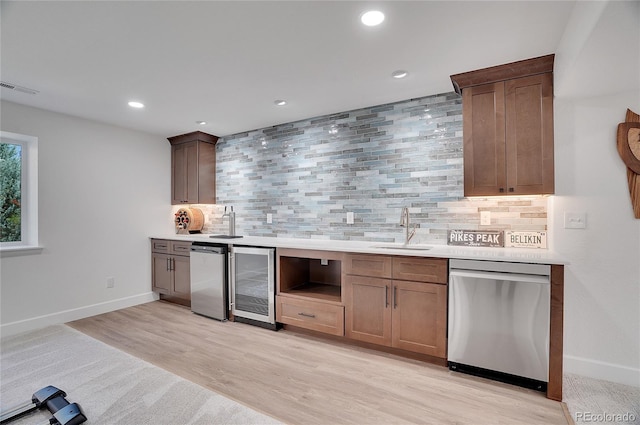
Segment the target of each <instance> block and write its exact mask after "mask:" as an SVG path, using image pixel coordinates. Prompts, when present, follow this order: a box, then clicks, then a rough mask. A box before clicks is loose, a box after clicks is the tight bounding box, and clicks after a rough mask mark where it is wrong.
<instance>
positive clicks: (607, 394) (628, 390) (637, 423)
mask: <svg viewBox="0 0 640 425" xmlns="http://www.w3.org/2000/svg"><path fill="white" fill-rule="evenodd" d="M562 383H563V396H564V397H563V398H564V402H565V403H566V404H567V407H568V408H569V413H571V417H572V418H573V420H574V421H575V423H576V425H579V424H585V423H596V424H607V425H640V388H638V387H631V386H628V385H622V384H617V383H614V382H609V381H602V380H599V379H592V378H587V377H586V376H580V375H574V374H571V373H565V374H564V379H563V381H562Z"/></svg>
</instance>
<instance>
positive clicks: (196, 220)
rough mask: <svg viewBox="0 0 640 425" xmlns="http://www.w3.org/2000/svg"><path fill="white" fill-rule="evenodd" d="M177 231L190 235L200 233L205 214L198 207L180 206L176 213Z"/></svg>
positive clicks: (180, 233)
mask: <svg viewBox="0 0 640 425" xmlns="http://www.w3.org/2000/svg"><path fill="white" fill-rule="evenodd" d="M175 217H176V218H175V220H174V221H175V223H176V233H177V234H179V235H188V234H191V233H200V232H201V231H202V226H204V214H203V213H202V211H201V210H200V209H198V208H180V209H179V210H178V211H177V212H176V213H175Z"/></svg>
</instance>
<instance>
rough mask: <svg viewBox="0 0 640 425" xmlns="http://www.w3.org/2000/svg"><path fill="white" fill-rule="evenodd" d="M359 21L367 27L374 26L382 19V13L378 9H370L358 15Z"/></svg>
mask: <svg viewBox="0 0 640 425" xmlns="http://www.w3.org/2000/svg"><path fill="white" fill-rule="evenodd" d="M360 21H362V23H363V24H365V25H366V26H368V27H375V26H376V25H380V24H381V23H382V21H384V13H382V12H380V11H379V10H370V11H368V12H364V13H363V14H362V15H361V16H360Z"/></svg>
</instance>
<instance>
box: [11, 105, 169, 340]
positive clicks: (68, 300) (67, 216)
mask: <svg viewBox="0 0 640 425" xmlns="http://www.w3.org/2000/svg"><path fill="white" fill-rule="evenodd" d="M1 106H2V109H1V118H2V121H1V125H2V128H1V129H2V130H3V131H8V132H12V133H20V134H25V135H29V136H36V137H37V138H38V144H39V167H38V171H39V180H38V184H39V216H40V219H39V235H40V244H41V245H42V246H44V250H43V251H42V253H41V254H35V255H23V256H15V257H3V258H2V260H1V269H0V277H1V280H0V298H1V304H0V306H1V312H0V323H2V327H1V330H2V334H3V335H8V334H11V333H15V332H20V331H25V330H30V329H34V328H38V327H41V326H45V325H47V324H51V323H61V322H65V321H68V320H73V319H77V318H81V317H86V316H90V315H93V314H96V313H102V312H105V311H110V310H113V309H117V308H121V307H124V306H129V305H134V304H138V303H141V302H147V301H150V300H152V299H153V294H152V293H151V292H150V289H151V264H150V261H151V260H150V254H149V252H150V244H149V239H148V238H149V236H150V235H152V234H165V233H167V232H168V231H171V221H170V220H168V217H169V214H170V212H171V205H170V162H171V147H170V145H169V142H168V141H167V140H166V139H164V138H162V137H159V136H154V135H149V134H145V133H141V132H136V131H132V130H127V129H123V128H119V127H113V126H109V125H106V124H101V123H98V122H94V121H88V120H84V119H80V118H75V117H71V116H68V115H62V114H57V113H53V112H49V111H44V110H41V109H35V108H31V107H27V106H22V105H18V104H15V103H9V102H2V105H1ZM107 277H114V278H115V287H114V288H112V289H107V288H106V278H107Z"/></svg>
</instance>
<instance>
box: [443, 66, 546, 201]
mask: <svg viewBox="0 0 640 425" xmlns="http://www.w3.org/2000/svg"><path fill="white" fill-rule="evenodd" d="M553 58H554V55H548V56H543V57H541V58H534V59H529V60H526V61H520V62H515V63H512V64H507V65H500V66H497V67H492V68H486V69H483V70H478V71H472V72H468V73H464V74H458V75H452V76H451V79H452V81H453V82H454V87H455V88H456V90H457V91H458V92H461V93H462V114H463V139H464V195H465V196H495V195H534V194H551V193H553V192H554V179H555V177H554V152H553V149H554V147H553Z"/></svg>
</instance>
